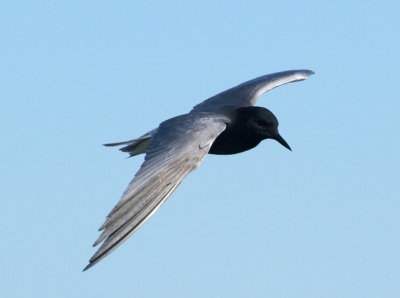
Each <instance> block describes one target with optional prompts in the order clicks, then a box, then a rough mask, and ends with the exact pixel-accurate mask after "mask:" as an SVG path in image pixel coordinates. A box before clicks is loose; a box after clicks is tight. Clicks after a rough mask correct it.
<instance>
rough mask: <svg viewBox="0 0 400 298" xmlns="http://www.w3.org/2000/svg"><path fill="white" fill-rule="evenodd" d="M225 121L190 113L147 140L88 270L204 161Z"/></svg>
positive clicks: (126, 236)
mask: <svg viewBox="0 0 400 298" xmlns="http://www.w3.org/2000/svg"><path fill="white" fill-rule="evenodd" d="M226 121H227V119H224V118H223V117H220V116H215V115H213V114H210V113H192V114H186V115H182V116H178V117H175V118H172V119H169V120H167V121H165V122H163V123H161V124H160V126H159V127H158V128H157V130H156V131H155V133H154V135H153V136H152V138H151V139H150V142H149V145H148V147H147V152H146V157H145V161H144V163H143V164H142V166H141V168H140V170H139V171H138V172H137V173H136V175H135V178H134V179H133V180H132V181H131V183H130V184H129V186H128V188H127V189H126V190H125V192H124V193H123V195H122V198H121V200H120V201H119V202H118V204H117V205H116V206H115V207H114V208H113V209H112V210H111V212H110V213H109V214H108V216H107V220H106V221H105V223H104V224H103V225H102V226H101V227H100V229H99V230H103V233H102V234H101V235H100V237H99V238H98V239H97V240H96V242H95V243H94V244H93V245H94V246H95V245H97V244H99V243H100V242H102V241H103V240H105V241H104V242H103V244H102V245H101V247H100V248H99V250H98V251H97V252H96V253H95V254H94V255H93V257H92V258H91V259H90V260H89V262H90V264H89V265H88V266H86V268H85V269H84V270H87V269H89V268H90V267H92V266H93V265H95V264H96V263H97V262H99V261H100V260H101V259H103V258H104V257H105V256H107V255H108V254H109V253H111V252H112V251H113V250H114V249H116V248H117V247H118V246H119V245H121V244H122V243H123V242H124V241H125V240H126V239H127V238H128V237H129V236H130V235H132V234H133V233H134V232H135V231H136V230H137V229H139V227H140V226H141V225H142V224H143V223H144V222H145V221H146V220H147V219H149V218H150V216H151V215H153V213H154V212H156V211H157V209H158V208H159V207H160V206H161V205H162V204H163V203H164V202H165V200H166V199H167V198H168V197H169V196H170V195H171V193H172V192H173V191H174V190H175V188H176V187H177V186H178V185H179V184H180V183H181V182H182V180H183V179H184V178H185V177H186V176H187V175H188V174H189V173H190V172H191V171H193V170H194V169H196V168H197V166H198V165H199V164H200V162H201V161H202V160H203V158H204V156H205V155H206V154H207V153H208V151H209V149H210V147H211V144H212V143H213V142H214V140H215V139H216V138H217V136H218V135H219V134H220V133H221V132H222V131H223V130H224V129H225V127H226V124H225V123H226Z"/></svg>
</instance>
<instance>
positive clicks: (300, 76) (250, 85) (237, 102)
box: [192, 70, 314, 112]
mask: <svg viewBox="0 0 400 298" xmlns="http://www.w3.org/2000/svg"><path fill="white" fill-rule="evenodd" d="M313 73H314V72H313V71H311V70H288V71H282V72H277V73H273V74H268V75H264V76H261V77H258V78H255V79H253V80H250V81H247V82H244V83H242V84H240V85H238V86H236V87H233V88H231V89H228V90H226V91H224V92H221V93H219V94H217V95H215V96H213V97H211V98H209V99H207V100H205V101H203V102H202V103H200V104H198V105H196V106H195V107H194V108H193V110H192V112H199V111H204V112H207V111H217V110H218V107H221V106H227V105H230V106H235V107H247V106H254V105H255V103H256V101H257V99H258V97H259V96H260V95H261V94H263V93H265V92H267V91H268V90H271V89H273V88H276V87H278V86H281V85H283V84H287V83H292V82H297V81H302V80H305V79H307V78H308V77H309V76H310V75H312V74H313Z"/></svg>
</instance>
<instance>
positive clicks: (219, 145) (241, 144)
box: [208, 130, 262, 155]
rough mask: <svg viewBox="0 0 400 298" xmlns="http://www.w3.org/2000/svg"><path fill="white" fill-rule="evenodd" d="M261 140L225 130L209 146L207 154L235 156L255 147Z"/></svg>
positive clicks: (246, 134)
mask: <svg viewBox="0 0 400 298" xmlns="http://www.w3.org/2000/svg"><path fill="white" fill-rule="evenodd" d="M261 140H262V139H260V138H257V137H255V136H252V135H250V134H248V133H244V132H243V133H241V132H240V131H239V132H238V131H231V130H225V131H224V132H222V133H221V134H220V135H219V136H218V137H217V138H216V139H215V141H214V143H213V144H212V145H211V148H210V151H209V152H208V153H209V154H218V155H229V154H237V153H241V152H244V151H247V150H250V149H252V148H254V147H256V146H257V145H258V144H259V143H260V142H261Z"/></svg>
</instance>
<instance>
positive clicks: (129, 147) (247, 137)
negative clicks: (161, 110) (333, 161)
mask: <svg viewBox="0 0 400 298" xmlns="http://www.w3.org/2000/svg"><path fill="white" fill-rule="evenodd" d="M312 74H314V72H313V71H311V70H289V71H283V72H278V73H273V74H268V75H264V76H261V77H258V78H255V79H253V80H250V81H247V82H245V83H242V84H240V85H238V86H236V87H233V88H231V89H228V90H226V91H224V92H222V93H219V94H217V95H215V96H213V97H211V98H209V99H207V100H205V101H203V102H202V103H200V104H198V105H196V106H195V107H194V108H193V109H192V110H191V111H190V112H189V113H188V114H184V115H181V116H177V117H174V118H171V119H169V120H166V121H164V122H162V123H161V124H160V125H159V126H158V128H156V129H154V130H152V131H150V132H148V133H146V134H144V135H143V136H141V137H140V138H137V139H134V140H130V141H126V142H119V143H110V144H105V146H120V145H124V146H125V147H123V148H121V149H120V150H121V151H123V152H127V153H129V155H130V156H135V155H138V154H141V153H145V154H146V155H145V161H144V162H143V164H142V166H141V168H140V169H139V171H138V172H137V173H136V175H135V177H134V179H133V180H132V181H131V182H130V183H129V185H128V187H127V189H126V190H125V192H124V193H123V194H122V197H121V199H120V201H119V202H118V203H117V205H116V206H115V207H114V208H113V209H112V210H111V212H110V213H109V214H108V216H107V219H106V221H105V223H104V224H103V225H102V226H101V227H100V229H99V231H103V232H102V234H101V235H100V237H99V238H98V239H97V240H96V242H95V243H94V244H93V246H96V245H98V244H99V243H101V242H103V241H104V242H103V243H102V245H101V246H100V248H99V249H98V251H97V252H96V253H95V254H94V255H93V257H92V258H91V259H90V260H89V265H87V266H86V267H85V269H83V271H85V270H87V269H89V268H90V267H92V266H93V265H95V264H96V263H98V262H99V261H100V260H102V259H103V258H104V257H106V256H107V255H108V254H109V253H111V252H112V251H113V250H114V249H116V248H117V247H118V246H119V245H121V244H122V243H123V242H124V241H125V240H126V239H128V238H129V236H131V235H132V234H133V233H134V232H136V231H137V230H138V229H139V228H140V227H141V226H142V224H144V223H145V222H146V220H148V219H149V218H150V217H151V216H152V215H153V214H154V212H156V211H157V210H158V208H160V206H161V205H162V204H163V203H164V202H165V201H166V200H167V198H168V197H169V196H170V195H171V194H172V192H173V191H174V190H175V189H176V188H177V187H178V185H179V184H180V183H181V182H182V180H183V179H184V178H185V177H186V176H187V175H188V174H189V173H190V172H191V171H193V170H194V169H196V168H197V167H198V166H199V164H200V163H201V161H202V160H203V158H204V157H205V156H206V154H207V153H209V154H220V155H227V154H236V153H240V152H243V151H246V150H249V149H252V148H254V147H256V146H257V145H258V144H259V143H260V142H261V141H262V140H265V139H273V140H276V141H278V142H279V143H280V144H281V145H283V146H284V147H286V148H287V149H289V150H291V149H290V147H289V145H288V143H286V141H285V140H284V139H283V138H282V137H281V136H280V134H279V132H278V120H277V119H276V117H275V116H274V114H272V112H271V111H269V110H267V109H265V108H262V107H254V105H255V103H256V101H257V99H258V97H259V96H260V95H261V94H263V93H264V92H266V91H268V90H271V89H272V88H275V87H278V86H280V85H283V84H286V83H291V82H297V81H302V80H305V79H307V78H308V77H309V76H310V75H312Z"/></svg>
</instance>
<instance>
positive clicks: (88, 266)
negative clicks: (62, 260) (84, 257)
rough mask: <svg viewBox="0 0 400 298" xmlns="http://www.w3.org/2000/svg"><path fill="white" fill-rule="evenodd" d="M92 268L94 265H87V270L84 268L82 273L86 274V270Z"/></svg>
mask: <svg viewBox="0 0 400 298" xmlns="http://www.w3.org/2000/svg"><path fill="white" fill-rule="evenodd" d="M92 266H93V265H92V264H89V265H87V266H86V267H85V268H83V270H82V272H85V271H86V270H88V269H89V268H90V267H92Z"/></svg>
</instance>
